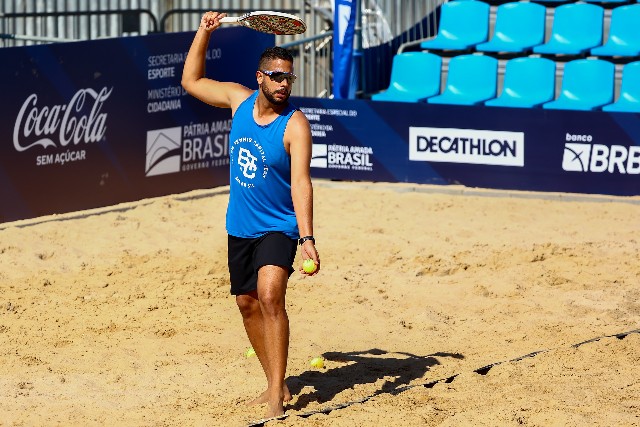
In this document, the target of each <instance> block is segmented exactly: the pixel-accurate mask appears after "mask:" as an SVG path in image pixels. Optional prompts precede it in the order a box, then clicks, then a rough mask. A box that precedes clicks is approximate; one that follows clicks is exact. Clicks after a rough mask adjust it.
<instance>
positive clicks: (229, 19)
mask: <svg viewBox="0 0 640 427" xmlns="http://www.w3.org/2000/svg"><path fill="white" fill-rule="evenodd" d="M238 21H239V18H237V17H235V16H225V17H224V18H221V19H220V22H222V23H226V24H235V23H236V22H238Z"/></svg>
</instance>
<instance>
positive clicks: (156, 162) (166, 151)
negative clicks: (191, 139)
mask: <svg viewBox="0 0 640 427" xmlns="http://www.w3.org/2000/svg"><path fill="white" fill-rule="evenodd" d="M181 153H182V128H181V127H180V126H178V127H174V128H167V129H157V130H150V131H148V132H147V162H146V167H145V174H146V176H154V175H164V174H168V173H175V172H180V156H181Z"/></svg>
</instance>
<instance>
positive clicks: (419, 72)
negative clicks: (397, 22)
mask: <svg viewBox="0 0 640 427" xmlns="http://www.w3.org/2000/svg"><path fill="white" fill-rule="evenodd" d="M441 67H442V58H440V57H439V56H438V55H434V54H433V53H428V52H407V53H399V54H397V55H395V56H394V57H393V64H392V65H391V83H390V84H389V88H388V89H387V90H385V91H383V92H380V93H377V94H375V95H373V96H372V97H371V99H372V100H374V101H397V102H419V101H423V100H425V99H426V98H428V97H430V96H433V95H438V94H439V93H440V77H441V75H442V71H441Z"/></svg>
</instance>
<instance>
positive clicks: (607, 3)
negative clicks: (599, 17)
mask: <svg viewBox="0 0 640 427" xmlns="http://www.w3.org/2000/svg"><path fill="white" fill-rule="evenodd" d="M582 1H585V2H587V3H598V4H600V5H601V6H603V7H606V8H610V7H615V6H617V5H620V4H621V3H629V0H582Z"/></svg>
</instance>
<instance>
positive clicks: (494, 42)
mask: <svg viewBox="0 0 640 427" xmlns="http://www.w3.org/2000/svg"><path fill="white" fill-rule="evenodd" d="M545 18H546V8H545V7H544V6H542V5H539V4H536V3H530V2H521V1H518V2H512V3H504V4H501V5H500V6H498V8H497V9H496V18H495V30H494V32H493V37H491V40H489V41H488V42H486V43H480V44H479V45H477V46H476V50H477V51H479V52H513V53H524V52H527V51H529V50H530V49H531V48H532V47H534V46H537V45H539V44H542V43H544V32H545Z"/></svg>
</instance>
